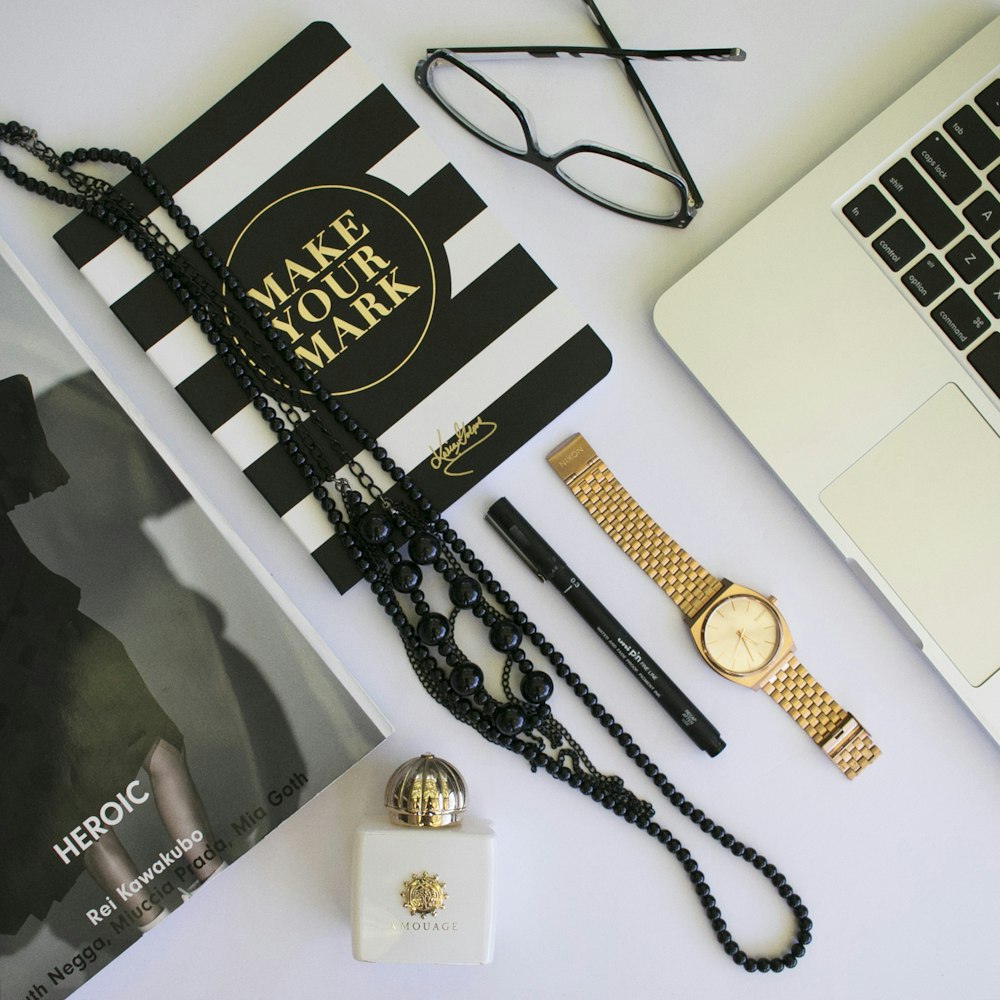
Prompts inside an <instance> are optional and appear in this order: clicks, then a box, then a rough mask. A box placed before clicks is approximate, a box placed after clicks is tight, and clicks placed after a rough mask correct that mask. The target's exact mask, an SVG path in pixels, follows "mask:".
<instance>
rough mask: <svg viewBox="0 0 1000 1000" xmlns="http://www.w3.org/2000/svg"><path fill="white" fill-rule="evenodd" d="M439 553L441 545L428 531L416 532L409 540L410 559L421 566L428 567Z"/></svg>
mask: <svg viewBox="0 0 1000 1000" xmlns="http://www.w3.org/2000/svg"><path fill="white" fill-rule="evenodd" d="M440 553H441V543H440V541H438V539H437V537H436V536H435V535H432V534H431V533H430V532H429V531H418V532H417V533H416V534H415V535H414V536H413V537H412V538H411V539H410V558H411V559H412V560H413V561H414V562H415V563H420V565H421V566H429V565H430V564H431V563H432V562H434V560H435V559H437V557H438V555H440Z"/></svg>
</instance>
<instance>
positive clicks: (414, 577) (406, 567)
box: [389, 562, 424, 594]
mask: <svg viewBox="0 0 1000 1000" xmlns="http://www.w3.org/2000/svg"><path fill="white" fill-rule="evenodd" d="M423 578H424V575H423V573H421V572H420V567H419V566H417V565H416V564H415V563H411V562H401V563H397V564H396V565H395V566H393V567H392V572H391V573H390V574H389V581H390V582H391V583H392V585H393V587H394V588H395V589H396V590H398V591H399V592H400V593H401V594H409V593H412V592H413V591H414V590H416V589H417V587H419V586H420V584H421V582H422V581H423Z"/></svg>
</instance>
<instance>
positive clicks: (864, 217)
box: [843, 184, 894, 236]
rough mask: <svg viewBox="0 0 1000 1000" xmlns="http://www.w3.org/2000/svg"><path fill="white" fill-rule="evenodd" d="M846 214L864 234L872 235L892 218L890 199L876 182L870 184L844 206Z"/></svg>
mask: <svg viewBox="0 0 1000 1000" xmlns="http://www.w3.org/2000/svg"><path fill="white" fill-rule="evenodd" d="M843 212H844V215H845V216H846V217H847V220H848V221H849V222H850V223H851V225H852V226H854V228H855V229H856V230H857V231H858V232H859V233H861V235H862V236H871V234H872V233H874V232H875V230H876V229H878V228H879V227H880V226H881V225H882V223H884V222H888V221H889V219H891V218H892V215H893V212H894V209H893V207H892V205H890V204H889V199H888V198H886V196H885V195H884V194H882V192H881V191H879V189H878V188H877V187H875V185H874V184H869V185H868V187H866V188H865V189H864V191H862V192H861V193H860V194H857V195H855V196H854V197H853V198H852V199H851V200H850V201H849V202H848V203H847V204H846V205H845V206H844V208H843Z"/></svg>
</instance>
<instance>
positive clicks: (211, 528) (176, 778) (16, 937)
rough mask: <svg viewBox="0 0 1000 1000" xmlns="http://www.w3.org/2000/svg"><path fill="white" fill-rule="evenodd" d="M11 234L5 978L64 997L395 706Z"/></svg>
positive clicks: (1, 632)
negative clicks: (107, 372)
mask: <svg viewBox="0 0 1000 1000" xmlns="http://www.w3.org/2000/svg"><path fill="white" fill-rule="evenodd" d="M0 251H3V254H4V257H5V258H6V259H0V301H3V303H4V312H3V317H2V319H0V419H2V424H3V432H2V434H0V498H2V500H3V504H2V506H0V568H2V571H0V755H2V758H0V759H2V760H3V766H2V768H0V802H2V803H3V805H2V813H0V983H2V991H3V995H4V997H25V996H47V997H63V996H67V995H69V994H70V993H71V992H73V990H75V989H76V988H77V987H79V986H80V985H82V983H84V982H85V981H86V980H88V979H89V978H91V977H92V976H93V975H94V974H96V973H97V972H98V971H99V970H100V969H101V968H102V967H104V966H106V965H107V964H108V963H109V962H110V961H111V960H112V959H113V958H114V957H115V956H116V955H118V954H120V953H121V952H122V951H123V950H124V949H126V948H128V947H129V946H130V945H132V944H133V943H134V942H136V941H137V940H138V939H139V938H140V936H142V935H144V934H148V933H152V934H155V933H156V931H155V928H156V926H157V925H158V924H159V923H160V922H161V921H162V920H163V919H164V918H165V917H166V916H167V915H168V914H169V913H170V912H172V911H174V910H176V909H177V908H178V907H179V906H181V905H183V902H184V900H185V899H187V898H188V897H189V896H190V894H191V893H192V892H194V891H196V890H199V891H201V890H202V887H203V886H207V885H208V884H209V883H210V882H211V881H212V879H215V878H218V879H223V878H225V877H226V872H225V869H226V867H227V866H228V865H232V864H233V863H234V862H236V861H237V860H238V859H239V858H240V856H241V855H243V854H244V853H245V852H246V851H247V850H249V849H250V848H251V847H252V846H253V845H254V844H256V843H257V842H258V841H259V840H261V838H263V837H264V836H265V835H266V834H267V833H268V832H269V831H270V830H273V829H274V828H275V827H276V825H277V824H279V823H280V822H281V821H282V820H284V819H285V818H287V817H288V816H290V815H291V814H292V813H293V812H295V811H296V810H297V809H298V808H299V807H300V806H302V805H303V804H304V803H305V802H307V801H308V800H309V799H310V798H312V797H313V796H314V795H315V794H316V793H317V792H319V791H320V790H321V789H322V788H323V787H324V786H326V785H327V784H328V783H330V782H332V781H333V780H335V779H336V778H337V777H338V776H339V775H341V774H342V773H343V772H344V771H345V770H346V769H347V768H349V767H350V766H351V765H352V764H353V763H355V762H356V761H358V760H359V759H360V758H361V757H362V756H364V755H365V754H367V753H368V752H369V751H370V750H371V749H373V748H374V747H375V746H376V745H377V744H378V743H379V742H380V741H381V740H382V739H383V738H384V737H385V736H386V735H387V733H388V731H389V726H388V724H387V722H386V720H385V719H384V718H383V717H382V716H381V714H380V713H379V712H378V710H377V709H376V708H375V707H374V706H373V705H372V703H371V702H370V701H369V700H368V698H367V697H366V696H365V695H364V693H363V692H362V691H361V690H360V689H359V687H358V686H357V684H356V683H355V681H354V680H353V679H352V678H351V677H350V675H349V674H348V673H347V672H346V671H345V670H344V669H343V667H342V666H341V665H340V664H339V663H338V662H337V661H336V659H335V658H334V657H333V655H332V654H331V652H330V650H329V649H327V648H325V647H324V646H323V645H322V644H321V642H320V641H319V639H318V637H317V636H316V635H315V634H314V633H313V632H312V631H311V630H310V629H309V628H308V626H307V625H306V624H305V623H304V619H303V618H301V616H299V615H298V614H297V612H296V609H295V608H294V607H293V606H291V605H290V602H289V600H288V598H287V597H286V596H285V595H283V594H279V593H272V592H271V590H270V588H269V587H268V586H266V585H265V583H264V582H263V580H264V576H263V574H261V575H260V578H259V577H258V575H257V573H256V572H254V571H252V570H253V569H254V567H253V566H252V565H250V564H248V562H245V561H244V560H243V559H241V558H240V556H239V555H237V553H236V552H235V551H234V549H233V548H232V547H231V546H230V545H229V544H228V542H227V541H226V540H225V539H224V537H223V535H222V534H221V533H220V532H219V530H218V529H217V528H216V527H215V525H214V524H213V522H212V520H211V519H210V517H209V516H208V514H207V513H206V511H205V510H203V509H202V507H201V506H199V504H198V503H197V502H195V500H194V499H193V498H192V496H191V495H190V494H189V493H188V492H187V491H186V490H185V489H184V487H183V486H182V484H181V483H180V481H179V480H178V479H177V477H176V476H175V475H174V473H173V471H172V470H171V467H170V465H169V464H168V463H167V461H166V460H165V459H164V457H163V456H162V455H161V454H160V453H159V452H158V451H157V450H156V449H155V448H153V447H152V446H151V444H150V442H149V441H148V440H147V439H146V438H145V437H144V436H143V434H142V433H140V431H139V430H138V428H137V427H136V425H135V423H134V422H133V421H132V420H131V419H130V418H129V416H128V415H127V414H126V413H125V411H124V410H123V409H122V407H121V406H120V405H119V404H118V403H117V402H116V401H115V399H114V398H113V397H112V395H111V393H110V392H109V391H108V389H107V388H106V387H105V386H104V385H103V384H102V382H101V381H100V379H99V378H98V376H97V375H96V374H95V372H94V371H93V370H91V369H90V368H89V367H88V366H87V365H86V364H85V363H84V361H83V360H82V358H81V356H80V355H79V354H77V353H76V351H75V350H74V349H73V347H71V345H70V342H69V340H68V339H67V337H66V336H64V330H63V329H60V326H59V325H58V317H55V316H54V313H52V312H51V310H50V308H49V305H48V303H46V308H43V307H42V305H41V304H40V297H41V293H40V292H39V291H38V290H37V289H36V288H34V287H32V289H31V290H30V291H29V287H28V284H30V282H31V279H30V278H29V277H28V276H27V275H26V274H24V272H23V271H22V270H20V268H19V264H18V262H16V261H15V260H13V259H12V257H11V256H10V255H9V251H7V250H6V248H0ZM36 296H37V297H36ZM70 332H71V331H70ZM204 891H210V890H208V889H205V890H204Z"/></svg>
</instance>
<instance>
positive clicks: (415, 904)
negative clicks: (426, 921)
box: [400, 872, 448, 917]
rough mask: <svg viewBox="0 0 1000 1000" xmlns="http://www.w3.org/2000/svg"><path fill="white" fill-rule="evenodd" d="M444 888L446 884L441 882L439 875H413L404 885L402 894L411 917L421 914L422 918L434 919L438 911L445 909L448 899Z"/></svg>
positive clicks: (404, 904) (422, 873)
mask: <svg viewBox="0 0 1000 1000" xmlns="http://www.w3.org/2000/svg"><path fill="white" fill-rule="evenodd" d="M444 887H445V883H444V882H441V881H439V880H438V877H437V875H431V874H429V873H428V872H421V873H420V874H419V875H411V876H410V877H409V878H408V879H407V880H406V881H405V882H404V883H403V891H402V892H401V893H400V895H401V896H402V898H403V906H405V907H406V909H407V910H409V911H410V915H411V916H414V915H417V914H419V915H420V916H421V917H432V916H434V914H435V913H437V911H438V910H443V909H444V901H445V900H446V899H447V898H448V893H446V892H445V891H444Z"/></svg>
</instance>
